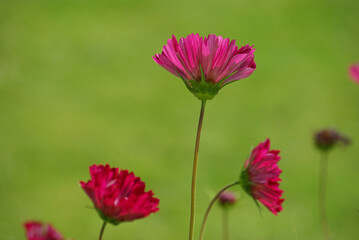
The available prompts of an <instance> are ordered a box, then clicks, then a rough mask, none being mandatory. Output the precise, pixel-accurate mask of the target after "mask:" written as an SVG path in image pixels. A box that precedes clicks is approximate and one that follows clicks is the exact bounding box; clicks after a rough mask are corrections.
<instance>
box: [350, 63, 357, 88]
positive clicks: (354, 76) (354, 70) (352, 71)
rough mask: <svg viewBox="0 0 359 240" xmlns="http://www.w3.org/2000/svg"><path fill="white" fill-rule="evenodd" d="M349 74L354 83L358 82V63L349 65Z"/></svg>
mask: <svg viewBox="0 0 359 240" xmlns="http://www.w3.org/2000/svg"><path fill="white" fill-rule="evenodd" d="M349 75H350V77H351V78H352V79H353V80H354V81H355V82H356V83H359V63H357V64H352V65H350V67H349Z"/></svg>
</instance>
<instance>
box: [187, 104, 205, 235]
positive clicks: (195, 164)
mask: <svg viewBox="0 0 359 240" xmlns="http://www.w3.org/2000/svg"><path fill="white" fill-rule="evenodd" d="M205 106H206V100H202V104H201V113H200V114H199V120H198V128H197V137H196V146H195V149H194V160H193V171H192V186H191V217H190V223H189V240H193V236H194V220H195V211H196V183H197V168H198V151H199V141H200V138H201V130H202V122H203V116H204V109H205Z"/></svg>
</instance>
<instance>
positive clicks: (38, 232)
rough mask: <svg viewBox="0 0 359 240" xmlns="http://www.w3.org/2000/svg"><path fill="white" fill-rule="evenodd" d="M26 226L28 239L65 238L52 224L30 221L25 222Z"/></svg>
mask: <svg viewBox="0 0 359 240" xmlns="http://www.w3.org/2000/svg"><path fill="white" fill-rule="evenodd" d="M24 227H25V231H26V237H27V239H28V240H64V238H63V237H62V236H61V234H60V233H58V232H57V231H56V230H55V228H54V227H53V226H52V225H51V224H47V223H42V222H39V221H28V222H25V223H24Z"/></svg>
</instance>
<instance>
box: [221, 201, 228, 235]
mask: <svg viewBox="0 0 359 240" xmlns="http://www.w3.org/2000/svg"><path fill="white" fill-rule="evenodd" d="M222 229H223V240H229V227H228V209H227V208H224V209H223V210H222Z"/></svg>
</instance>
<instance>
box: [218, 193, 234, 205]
mask: <svg viewBox="0 0 359 240" xmlns="http://www.w3.org/2000/svg"><path fill="white" fill-rule="evenodd" d="M218 202H219V204H220V205H221V206H223V207H228V206H232V205H234V204H235V203H236V202H237V197H236V195H234V193H232V192H229V191H224V192H223V193H221V195H220V196H219V199H218Z"/></svg>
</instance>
